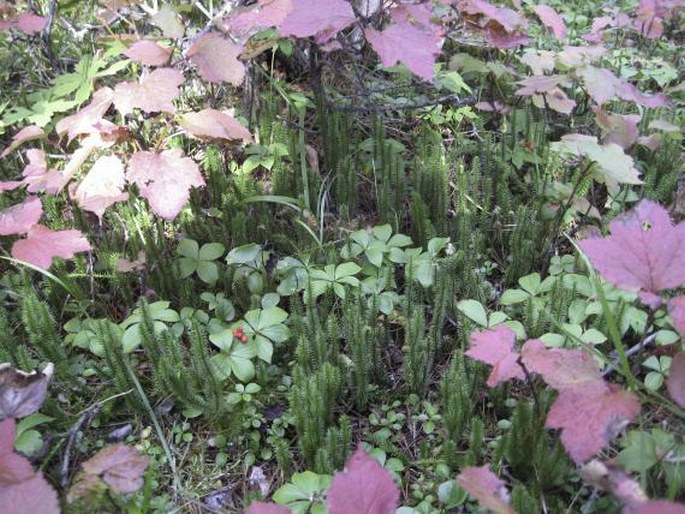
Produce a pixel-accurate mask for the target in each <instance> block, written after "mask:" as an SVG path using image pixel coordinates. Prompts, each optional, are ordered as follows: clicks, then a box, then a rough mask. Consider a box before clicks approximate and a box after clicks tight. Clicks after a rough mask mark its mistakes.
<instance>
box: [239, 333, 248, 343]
mask: <svg viewBox="0 0 685 514" xmlns="http://www.w3.org/2000/svg"><path fill="white" fill-rule="evenodd" d="M239 339H240V340H241V341H242V342H243V343H247V336H246V335H245V334H242V335H241V336H240V337H239Z"/></svg>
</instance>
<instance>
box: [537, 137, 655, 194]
mask: <svg viewBox="0 0 685 514" xmlns="http://www.w3.org/2000/svg"><path fill="white" fill-rule="evenodd" d="M550 148H551V149H552V151H555V152H560V153H566V154H571V155H575V156H578V157H581V156H582V157H587V158H588V159H590V160H591V161H593V162H595V163H596V164H597V166H595V167H594V168H593V171H594V176H595V178H596V179H597V180H598V181H599V182H606V183H608V184H610V185H611V184H642V180H640V173H639V172H638V170H637V168H635V165H634V162H633V158H632V157H630V156H628V155H627V154H626V153H625V152H624V150H623V148H621V147H620V146H619V145H617V144H616V143H607V144H599V143H598V142H597V138H596V137H594V136H587V135H584V134H566V135H565V136H563V137H562V138H561V141H558V142H556V143H552V144H551V145H550Z"/></svg>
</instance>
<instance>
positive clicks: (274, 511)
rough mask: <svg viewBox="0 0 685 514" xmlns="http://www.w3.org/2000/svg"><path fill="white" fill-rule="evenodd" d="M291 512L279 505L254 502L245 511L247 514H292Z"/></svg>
mask: <svg viewBox="0 0 685 514" xmlns="http://www.w3.org/2000/svg"><path fill="white" fill-rule="evenodd" d="M291 512H292V511H291V510H290V509H289V508H288V507H286V506H285V505H278V504H277V503H264V502H254V503H251V504H250V506H249V507H248V508H247V510H246V511H245V514H291Z"/></svg>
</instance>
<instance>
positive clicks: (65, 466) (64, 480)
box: [60, 403, 102, 487]
mask: <svg viewBox="0 0 685 514" xmlns="http://www.w3.org/2000/svg"><path fill="white" fill-rule="evenodd" d="M101 408H102V403H96V404H95V405H93V406H91V407H89V408H88V409H87V410H86V412H85V413H83V414H82V415H81V417H80V418H79V419H78V420H77V421H76V423H75V424H74V426H73V427H71V430H69V440H68V441H67V447H66V448H65V450H64V458H63V459H62V469H61V471H60V484H61V485H62V487H66V486H67V484H68V483H69V463H70V460H71V459H70V457H71V450H72V448H73V447H74V444H75V443H76V438H77V437H78V433H79V431H80V430H81V427H82V426H83V425H87V424H90V422H91V421H92V420H93V418H94V417H95V416H96V415H97V413H98V412H100V409H101Z"/></svg>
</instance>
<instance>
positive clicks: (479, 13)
mask: <svg viewBox="0 0 685 514" xmlns="http://www.w3.org/2000/svg"><path fill="white" fill-rule="evenodd" d="M456 5H457V8H458V9H459V12H460V14H462V15H463V17H464V18H465V19H466V21H467V22H469V23H470V26H471V27H475V28H479V29H481V30H483V31H484V33H485V39H486V41H488V42H489V43H490V44H491V45H493V46H495V47H496V48H502V49H507V48H514V47H517V46H519V45H522V44H526V43H527V42H528V36H526V35H525V34H524V33H522V32H520V30H522V29H525V28H526V27H527V26H528V22H527V21H526V19H525V18H523V17H522V16H520V15H519V14H518V13H517V12H516V11H514V10H512V9H509V8H507V7H495V6H494V5H491V4H489V3H488V2H486V1H484V0H457V2H456Z"/></svg>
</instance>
